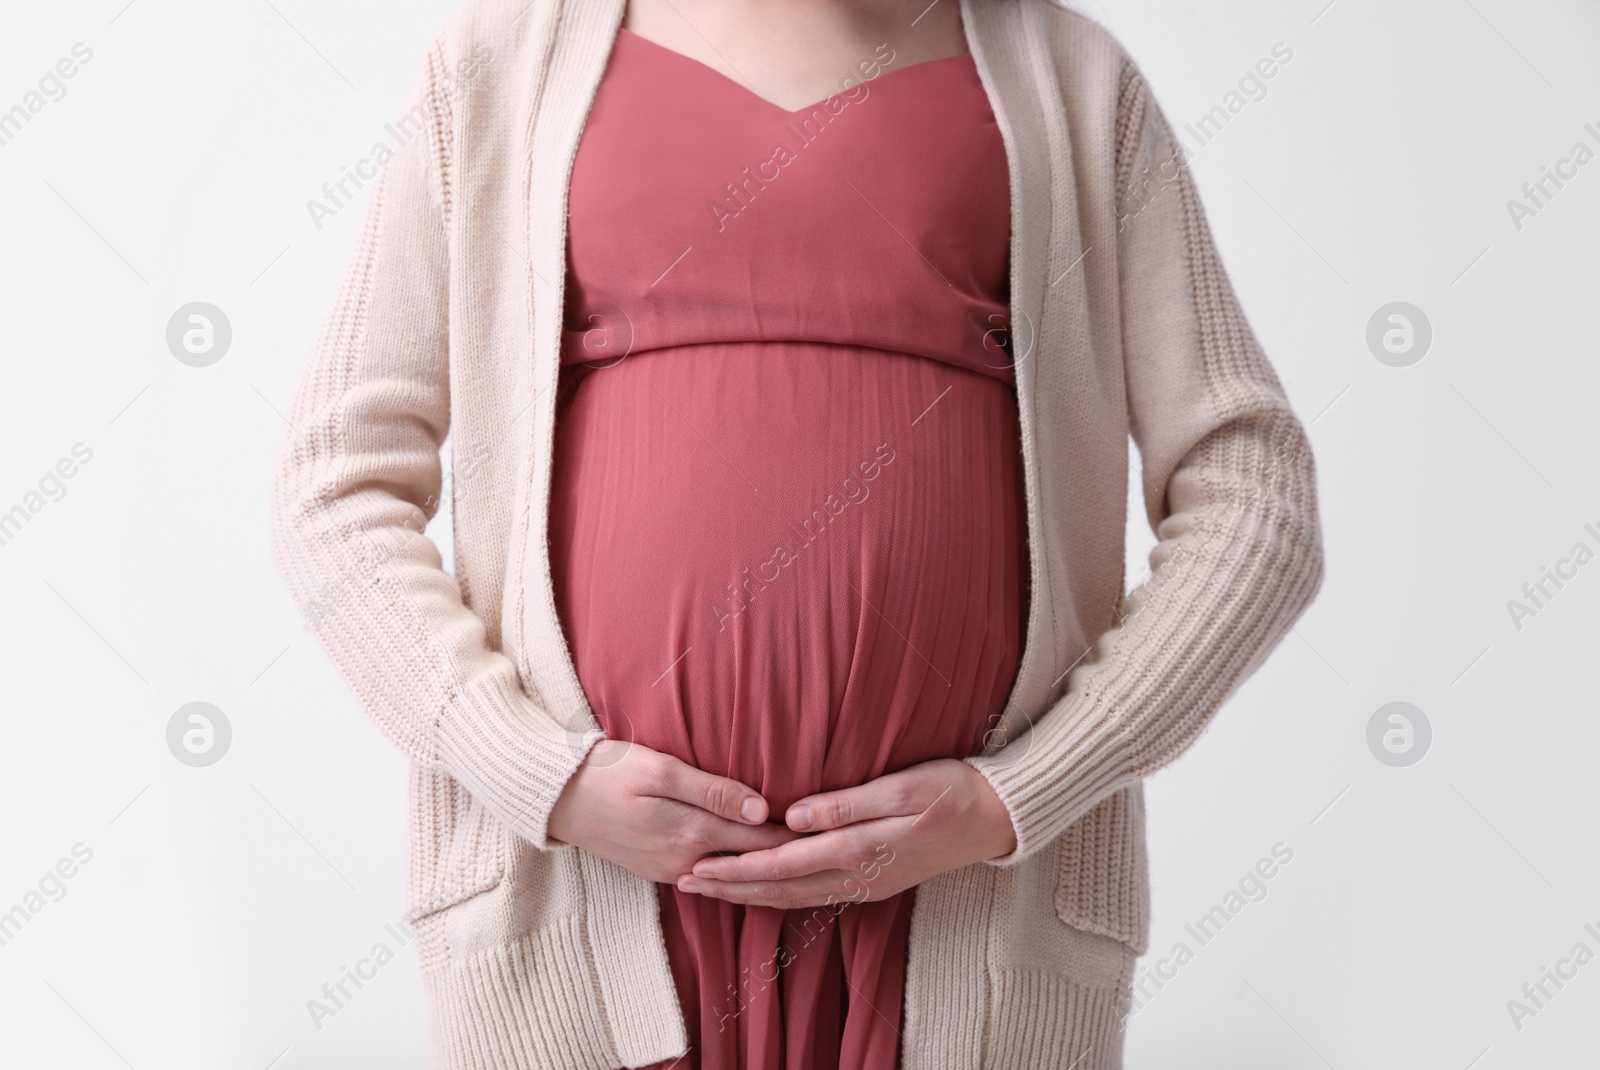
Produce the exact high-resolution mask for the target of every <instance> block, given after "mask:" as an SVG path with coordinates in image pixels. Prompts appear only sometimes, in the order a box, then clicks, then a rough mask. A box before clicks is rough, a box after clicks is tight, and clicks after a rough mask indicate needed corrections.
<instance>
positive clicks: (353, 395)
mask: <svg viewBox="0 0 1600 1070" xmlns="http://www.w3.org/2000/svg"><path fill="white" fill-rule="evenodd" d="M443 71H444V62H443V54H442V46H441V45H440V44H439V43H436V44H435V46H434V49H433V51H432V53H431V54H430V57H429V63H428V68H427V71H426V72H425V73H424V75H423V77H422V79H421V81H420V83H419V86H418V89H417V91H416V93H415V94H414V96H413V101H412V103H413V104H420V105H421V109H422V110H421V112H418V111H417V109H416V108H415V107H414V108H413V109H412V114H414V115H415V114H422V115H425V116H426V117H427V120H428V121H426V122H424V123H423V124H421V128H420V129H418V130H414V131H413V133H412V136H411V137H410V139H409V140H408V141H406V142H404V143H403V144H400V145H398V146H397V147H396V148H394V150H393V155H392V156H391V157H390V158H389V159H387V160H386V161H385V162H384V164H383V168H382V171H381V172H380V175H379V177H378V185H377V187H376V189H375V190H374V192H373V195H372V202H371V206H370V208H369V210H368V215H367V219H366V225H365V229H364V232H363V234H362V236H361V239H360V244H359V246H358V247H357V249H356V253H355V256H354V258H353V259H352V261H351V263H350V265H349V268H348V271H347V273H346V276H345V279H344V282H343V285H342V286H341V288H340V291H339V294H338V297H337V298H336V300H335V303H334V306H333V308H332V311H331V312H330V314H329V315H328V316H327V318H326V320H325V321H324V323H323V326H322V329H321V331H320V333H319V335H318V338H317V341H316V343H315V346H314V347H313V351H312V353H311V356H310V359H309V362H308V363H307V365H306V367H305V368H304V369H303V371H302V373H301V378H300V381H299V385H298V387H297V388H296V391H295V396H294V401H293V405H292V409H291V413H290V426H289V429H288V431H287V432H286V434H285V437H284V440H283V444H282V448H281V451H280V454H279V459H278V463H277V468H276V471H275V473H274V477H273V484H272V503H271V516H272V532H273V544H274V549H275V551H276V555H277V558H278V561H279V565H280V567H281V569H282V571H283V574H284V576H285V578H286V580H287V582H288V586H289V588H290V590H291V592H292V593H293V595H294V597H295V600H296V601H297V602H298V603H299V605H300V607H301V609H302V611H303V612H304V614H305V616H306V618H307V620H308V621H309V623H310V624H311V625H312V627H313V628H314V630H315V631H316V632H317V635H318V637H319V638H320V639H321V641H322V643H323V645H324V647H325V648H326V649H327V651H328V654H329V656H330V657H331V659H332V660H333V662H334V664H335V665H336V666H337V667H338V668H339V670H340V672H341V674H342V675H343V676H344V678H345V680H346V681H347V682H348V684H349V686H350V687H351V689H352V690H353V691H354V693H355V695H356V697H357V699H358V700H359V702H360V704H361V706H362V707H363V708H364V709H365V711H366V713H367V714H368V715H369V716H370V717H371V718H372V719H373V720H374V721H375V722H377V724H378V726H379V727H380V728H381V729H382V730H383V731H384V733H385V734H386V735H388V736H389V737H390V739H392V740H393V741H394V742H395V743H396V744H398V745H399V746H400V747H401V748H402V749H403V750H404V751H405V752H406V753H407V754H409V755H410V756H411V757H412V758H413V759H415V760H417V761H419V762H422V763H425V764H426V765H427V766H429V767H431V768H434V769H438V770H442V771H444V772H447V773H448V774H449V775H450V776H452V777H453V778H455V779H456V780H457V781H459V782H460V783H461V784H462V785H463V786H464V787H465V788H466V789H467V790H468V791H469V792H470V793H471V794H472V796H473V797H474V798H476V799H477V800H478V801H479V802H481V803H482V804H483V805H484V807H485V808H486V809H487V810H488V811H489V812H490V813H491V814H492V815H493V816H494V817H495V818H497V819H498V820H499V821H500V822H502V823H503V824H504V825H506V826H507V827H509V828H511V829H512V830H514V831H515V832H516V833H517V834H519V835H520V836H522V837H523V838H525V839H527V840H529V841H530V842H532V843H534V844H536V845H538V846H539V847H541V848H544V849H554V848H557V847H560V846H562V845H561V844H560V843H559V842H558V841H553V840H550V839H549V838H548V833H547V825H548V821H549V816H550V809H551V807H552V806H553V805H554V804H555V801H556V798H557V797H558V796H559V794H560V792H561V790H562V788H563V787H564V786H565V785H566V783H567V781H568V779H569V778H570V777H571V775H572V774H573V772H574V771H575V770H576V769H577V767H578V765H579V764H581V762H582V761H583V759H584V757H585V756H586V754H587V752H588V749H589V747H590V746H592V745H593V743H594V742H595V740H597V739H599V738H601V734H600V733H599V731H598V729H595V730H594V731H592V732H585V733H569V732H568V731H566V729H565V726H564V725H563V724H562V723H561V722H559V721H558V720H557V719H556V718H554V717H552V716H551V714H550V713H549V712H547V711H546V710H544V709H542V708H541V707H540V706H539V705H538V704H536V703H535V702H534V701H533V700H532V699H531V698H530V697H529V696H528V694H527V693H526V692H525V691H524V690H523V689H522V687H521V684H520V680H519V674H518V672H517V669H516V667H515V665H514V664H513V663H512V661H511V660H510V659H509V658H507V657H506V656H505V654H503V653H502V652H500V651H499V650H498V649H495V648H493V647H492V646H491V645H490V642H489V639H488V634H489V633H488V629H487V628H486V626H485V624H484V621H483V620H482V619H481V618H480V617H479V616H478V615H477V614H475V613H474V612H473V611H472V610H471V609H470V608H469V607H468V606H467V605H466V604H464V602H463V600H462V596H461V591H460V588H459V587H458V586H457V584H456V582H455V580H454V579H453V578H452V577H451V576H450V575H449V574H448V573H446V572H445V571H444V568H443V562H442V561H441V559H440V557H439V554H438V551H437V549H436V548H435V547H434V545H433V543H432V542H431V541H429V539H428V538H427V537H426V536H425V535H423V533H422V530H423V527H424V525H425V524H426V523H427V520H428V519H429V518H430V517H431V516H432V515H433V514H434V512H435V511H436V510H437V505H438V496H439V494H440V490H441V471H440V460H439V450H440V447H441V445H442V443H443V441H444V438H445V435H446V433H447V431H448V430H449V422H450V394H449V292H450V287H449V275H450V265H449V262H448V250H447V242H446V218H445V213H446V212H447V211H448V206H449V203H450V202H449V197H448V191H449V187H448V184H447V182H446V179H445V176H446V173H447V172H446V167H445V160H446V158H447V155H448V138H449V128H450V118H449V114H448V109H449V93H448V90H447V88H446V87H445V86H444V85H443V82H444V79H443V77H442V74H443Z"/></svg>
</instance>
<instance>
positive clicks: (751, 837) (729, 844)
mask: <svg viewBox="0 0 1600 1070" xmlns="http://www.w3.org/2000/svg"><path fill="white" fill-rule="evenodd" d="M698 812H699V811H693V810H688V811H685V814H686V815H687V814H693V813H698ZM689 820H691V821H692V824H693V827H694V829H695V832H696V835H697V836H698V838H699V841H700V845H701V846H703V847H704V849H705V850H706V851H728V852H731V853H732V854H733V855H734V856H735V857H736V856H738V855H743V854H745V853H746V852H756V853H762V852H766V851H769V850H772V849H773V848H776V847H781V846H782V845H784V844H786V843H789V842H791V841H793V840H797V839H801V838H802V837H801V834H800V833H798V832H795V831H794V830H793V829H788V828H785V827H784V826H782V825H774V824H771V823H769V822H764V823H762V824H760V825H745V824H742V823H740V822H738V821H729V820H727V819H726V818H721V817H712V816H710V815H708V814H703V813H702V814H701V816H700V818H699V820H693V819H689Z"/></svg>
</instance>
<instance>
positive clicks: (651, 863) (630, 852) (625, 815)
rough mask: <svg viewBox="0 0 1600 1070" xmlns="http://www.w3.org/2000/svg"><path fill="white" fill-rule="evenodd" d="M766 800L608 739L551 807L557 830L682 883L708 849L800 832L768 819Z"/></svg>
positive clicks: (768, 842)
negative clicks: (686, 874) (680, 880)
mask: <svg viewBox="0 0 1600 1070" xmlns="http://www.w3.org/2000/svg"><path fill="white" fill-rule="evenodd" d="M766 820H767V801H766V800H765V799H763V798H762V797H761V796H760V795H758V794H756V792H755V791H754V790H752V789H751V788H748V787H746V786H745V785H743V784H741V783H739V782H738V781H737V780H729V779H727V778H726V777H719V776H713V775H712V774H710V773H706V772H702V771H701V770H699V769H696V768H695V767H694V766H692V765H689V764H687V763H685V762H681V761H679V760H678V759H676V758H674V757H672V756H671V755H667V754H662V753H661V752H660V751H654V750H651V749H650V748H649V747H644V746H640V745H639V744H637V743H627V742H623V741H621V740H611V739H607V740H601V741H600V742H599V743H597V744H595V746H594V748H593V749H592V750H590V752H589V756H588V757H587V758H586V759H585V760H584V763H583V764H582V765H581V766H579V767H578V771H577V772H576V773H574V774H573V776H572V779H571V780H569V781H567V786H566V788H565V789H563V790H562V792H561V797H560V798H558V799H557V800H556V804H555V806H554V807H553V808H552V809H551V811H550V826H549V828H550V837H551V838H552V839H556V840H560V841H561V842H562V843H568V844H573V845H574V846H577V847H582V848H583V849H584V850H586V851H589V852H591V853H593V854H597V855H599V856H600V857H602V858H608V859H610V860H611V861H613V862H615V863H617V864H618V865H620V866H624V867H626V868H628V869H630V870H632V871H633V872H634V873H637V874H638V875H639V876H641V877H643V878H644V879H645V880H648V881H657V882H660V883H663V884H672V883H675V882H676V881H677V880H678V878H679V877H682V876H683V875H684V874H685V873H687V872H689V869H690V867H691V866H693V865H694V864H695V862H696V861H698V860H699V859H701V858H704V857H705V856H706V855H712V854H716V853H717V852H719V851H733V852H743V851H761V850H764V849H770V848H774V847H777V846H779V845H780V844H784V843H787V842H789V841H790V840H793V839H796V838H798V837H799V836H800V833H798V832H791V831H790V830H789V829H786V828H784V827H783V826H782V825H769V824H766Z"/></svg>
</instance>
